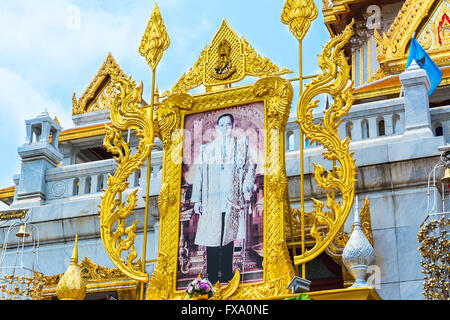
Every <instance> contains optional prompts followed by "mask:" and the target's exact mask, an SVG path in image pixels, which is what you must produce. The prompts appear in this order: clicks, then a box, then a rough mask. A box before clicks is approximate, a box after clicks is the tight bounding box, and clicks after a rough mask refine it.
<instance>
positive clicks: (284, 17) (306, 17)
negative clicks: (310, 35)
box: [281, 0, 319, 41]
mask: <svg viewBox="0 0 450 320" xmlns="http://www.w3.org/2000/svg"><path fill="white" fill-rule="evenodd" d="M318 16H319V12H318V10H317V7H316V5H315V3H314V1H313V0H287V1H286V3H285V4H284V7H283V12H282V13H281V22H283V23H284V24H287V25H289V29H290V30H291V32H292V33H293V34H294V36H295V37H296V38H297V40H298V41H302V40H303V38H304V37H305V35H306V32H308V30H309V27H310V26H311V22H312V21H313V20H314V19H316V18H317V17H318Z"/></svg>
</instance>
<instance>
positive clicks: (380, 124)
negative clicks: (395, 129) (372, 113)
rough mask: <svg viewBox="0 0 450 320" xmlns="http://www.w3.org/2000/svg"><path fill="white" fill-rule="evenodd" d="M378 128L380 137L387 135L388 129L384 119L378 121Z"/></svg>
mask: <svg viewBox="0 0 450 320" xmlns="http://www.w3.org/2000/svg"><path fill="white" fill-rule="evenodd" d="M377 127H378V136H379V137H382V136H385V135H386V129H385V126H384V119H383V118H380V119H378V120H377Z"/></svg>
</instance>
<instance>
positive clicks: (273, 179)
mask: <svg viewBox="0 0 450 320" xmlns="http://www.w3.org/2000/svg"><path fill="white" fill-rule="evenodd" d="M292 98H293V89H292V85H291V84H290V82H289V81H288V80H286V79H283V78H281V77H278V76H268V77H264V78H262V79H260V80H258V81H257V82H256V83H255V84H253V85H247V86H241V87H236V88H230V89H226V90H222V91H216V92H210V93H204V94H199V95H192V96H191V95H189V94H187V93H174V94H172V95H170V96H168V97H167V99H165V100H164V101H162V103H161V105H160V106H159V108H158V110H157V118H158V124H159V133H160V136H161V138H162V140H163V141H164V159H163V176H162V186H161V193H160V195H159V201H158V202H159V208H160V229H159V237H160V238H159V250H158V262H157V265H156V269H155V271H154V272H153V275H152V277H151V279H150V281H149V285H148V287H147V293H146V298H147V299H184V298H187V294H186V292H185V291H184V290H182V291H180V290H176V275H177V258H178V249H179V248H178V245H179V241H178V239H179V232H180V231H179V225H180V221H179V220H180V203H181V199H180V197H181V173H182V164H181V161H178V163H176V162H175V161H173V160H172V159H173V157H174V156H176V157H180V159H181V156H182V142H183V136H182V134H179V133H180V132H182V130H180V129H182V128H184V118H185V116H186V115H189V114H193V113H200V112H207V111H211V110H217V109H223V108H228V107H232V106H237V105H243V104H250V103H254V102H257V101H263V102H264V123H265V125H264V127H265V130H266V136H265V143H266V146H265V154H264V185H265V187H264V227H263V230H264V240H263V241H264V253H263V254H264V261H263V272H264V276H263V281H262V282H259V283H255V284H239V281H240V276H239V272H236V274H235V276H234V278H233V279H232V280H231V281H230V283H229V284H228V285H227V286H223V287H221V286H220V284H217V285H216V288H215V294H214V297H213V299H259V298H264V297H268V296H278V295H283V294H286V293H287V292H288V289H287V285H288V284H289V282H290V281H291V279H292V278H293V277H294V275H295V272H294V268H293V264H292V261H291V259H290V257H289V253H288V249H287V246H286V242H285V235H284V212H285V211H286V210H288V208H289V204H288V202H287V201H286V200H285V199H286V196H285V195H286V192H287V188H280V186H282V185H285V186H287V179H286V169H285V164H284V134H283V133H284V130H285V127H286V124H287V120H288V118H289V111H290V106H291V102H292Z"/></svg>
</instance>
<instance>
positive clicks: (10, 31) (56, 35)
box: [0, 0, 329, 187]
mask: <svg viewBox="0 0 450 320" xmlns="http://www.w3.org/2000/svg"><path fill="white" fill-rule="evenodd" d="M284 2H285V1H284V0H210V1H206V0H160V1H157V3H158V6H159V9H160V11H161V15H162V17H163V19H164V23H165V25H166V29H167V32H168V34H169V37H170V40H171V45H170V47H169V48H168V49H167V50H166V52H165V54H164V56H163V58H162V60H161V62H160V64H159V66H158V69H157V79H156V81H157V83H158V87H159V91H160V93H162V92H164V91H165V90H168V89H170V88H171V87H172V86H173V85H174V84H175V83H176V82H177V81H178V79H179V78H180V76H181V75H182V74H183V73H184V72H186V71H187V70H188V69H189V68H190V67H191V66H192V65H193V64H194V62H195V61H196V60H197V57H198V56H199V54H200V52H201V51H202V49H203V48H204V47H205V46H206V45H207V44H209V43H210V41H211V40H212V38H213V36H214V34H215V33H216V31H217V30H218V28H219V27H220V25H221V23H222V19H223V18H225V19H226V20H227V22H228V24H229V25H230V27H231V28H233V29H234V30H235V31H236V33H237V34H238V36H239V37H241V36H244V37H245V38H246V39H247V40H248V41H249V43H250V44H251V45H252V47H253V48H254V49H255V50H256V51H257V52H258V53H260V54H261V55H263V56H266V57H268V58H269V59H271V61H272V62H274V63H275V64H277V65H278V66H280V67H285V68H288V69H290V70H292V71H294V74H291V75H288V76H287V77H288V78H294V77H297V76H298V64H299V62H298V42H297V40H296V39H295V37H294V36H293V35H292V34H291V33H290V31H289V28H288V26H286V25H284V24H282V23H281V20H280V14H281V11H282V8H283V5H284ZM154 3H155V1H153V0H151V1H150V0H120V1H119V0H108V1H106V0H103V1H102V0H89V1H88V0H85V1H76V0H40V1H30V0H2V1H0V30H2V31H1V32H0V125H1V128H2V131H1V132H2V134H1V135H0V146H1V148H2V154H3V157H1V160H0V168H1V171H0V187H7V186H12V185H13V180H12V177H13V175H14V174H16V173H20V159H19V156H18V154H17V147H19V146H20V145H22V144H23V143H24V142H25V120H26V119H31V118H34V117H35V116H37V115H38V114H39V113H41V112H42V111H43V110H44V109H47V111H48V112H49V113H50V116H51V117H54V116H57V117H58V119H59V120H60V122H61V123H62V126H63V128H64V129H68V128H71V127H73V123H72V120H71V114H72V112H71V110H72V95H73V93H74V92H75V93H76V95H77V97H80V96H81V94H82V93H83V92H84V90H85V89H86V87H87V86H88V85H89V83H90V82H91V80H92V79H93V78H94V76H95V74H96V73H97V71H98V69H99V68H100V66H101V65H102V63H103V61H104V60H105V59H106V56H107V55H108V52H111V54H112V55H113V57H114V58H115V60H116V61H117V63H118V64H119V66H120V67H121V69H122V70H123V71H124V72H125V73H126V74H127V75H129V76H132V78H133V80H136V81H137V82H140V81H143V83H144V99H146V100H147V101H150V99H149V93H150V90H151V71H150V69H149V67H148V66H147V64H146V62H145V60H144V59H143V57H141V56H140V55H139V53H138V47H139V44H140V41H141V37H142V34H143V33H144V30H145V28H146V26H147V23H148V20H149V18H150V14H151V11H152V9H153V6H154ZM316 5H317V7H318V9H319V18H318V19H316V20H315V21H314V22H313V23H312V25H311V28H310V31H309V33H308V34H307V36H306V38H305V40H304V42H303V72H304V75H309V74H314V73H317V72H318V71H319V70H318V67H317V54H319V53H320V52H321V49H322V46H323V45H324V44H325V42H326V41H327V40H328V39H329V33H328V31H327V29H326V27H325V25H324V24H323V15H322V12H321V10H322V0H316ZM294 88H295V89H296V92H298V86H296V85H295V84H294ZM297 99H298V97H297V96H296V97H294V102H293V108H295V107H294V106H295V105H296V103H297Z"/></svg>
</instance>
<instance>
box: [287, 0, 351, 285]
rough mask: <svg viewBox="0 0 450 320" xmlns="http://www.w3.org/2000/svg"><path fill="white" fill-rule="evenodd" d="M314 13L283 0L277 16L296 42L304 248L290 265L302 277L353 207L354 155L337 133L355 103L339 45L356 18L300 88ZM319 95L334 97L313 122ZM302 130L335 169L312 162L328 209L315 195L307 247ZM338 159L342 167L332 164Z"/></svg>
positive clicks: (296, 0) (306, 1)
mask: <svg viewBox="0 0 450 320" xmlns="http://www.w3.org/2000/svg"><path fill="white" fill-rule="evenodd" d="M317 15H318V12H317V8H316V6H315V4H314V2H313V1H312V0H287V1H286V3H285V6H284V8H283V12H282V15H281V21H282V22H283V23H285V24H288V25H289V28H290V30H291V32H292V33H293V34H294V36H295V37H296V38H297V40H299V45H300V99H299V102H298V108H297V122H298V124H299V126H300V131H301V133H302V142H301V150H300V151H301V152H300V157H301V159H300V160H301V182H300V184H301V198H302V199H301V209H300V210H301V211H300V219H301V221H300V225H301V233H302V252H301V254H300V255H295V254H294V264H295V265H302V268H303V277H304V276H305V269H304V265H305V263H306V262H308V261H310V260H312V259H314V258H315V257H317V256H318V255H319V254H320V253H322V252H323V251H324V250H326V249H327V247H328V246H329V245H330V244H331V243H332V242H333V240H334V239H335V237H336V236H337V235H338V234H339V232H340V231H341V230H342V227H343V225H344V223H345V221H346V219H347V217H348V214H349V213H350V210H351V208H352V205H353V200H354V193H355V182H356V168H355V160H354V159H353V153H351V152H350V151H349V143H350V140H349V138H346V139H345V140H343V141H342V140H341V139H340V138H339V135H338V127H339V125H340V123H341V122H342V119H343V117H344V116H345V115H347V114H348V112H349V110H350V108H351V106H352V103H353V96H352V94H351V88H352V87H353V82H352V83H351V84H350V85H349V79H350V66H349V64H348V62H347V58H346V57H345V55H344V51H343V49H344V46H345V45H346V44H347V43H348V41H349V40H350V37H351V36H352V35H353V24H354V21H352V23H351V24H350V25H348V26H347V27H346V28H345V30H344V32H343V33H342V34H340V35H337V36H335V37H333V38H332V39H331V40H330V41H328V42H327V43H326V45H325V46H324V48H323V51H322V54H320V55H319V61H318V64H319V67H320V68H321V70H322V74H319V75H317V76H315V77H313V78H312V81H311V82H310V83H309V84H306V85H305V88H304V90H303V83H302V80H303V79H302V78H303V75H302V57H301V56H302V47H301V42H302V40H303V38H304V36H305V34H306V31H307V29H308V28H309V26H310V24H311V21H312V20H314V19H315V18H317ZM321 94H329V95H330V96H331V97H332V98H333V101H334V104H332V105H331V106H330V108H329V109H327V110H325V111H324V116H323V118H322V119H321V120H320V123H318V124H316V123H314V121H313V119H314V118H313V115H312V111H313V110H314V109H315V108H317V107H318V100H313V99H314V98H315V97H317V96H319V95H321ZM303 134H304V135H305V138H306V139H308V140H309V141H310V143H313V142H318V143H319V144H320V145H322V146H323V147H324V149H325V151H324V153H323V155H324V158H325V159H327V160H330V161H333V169H332V170H330V171H327V172H326V174H325V169H324V168H323V166H321V165H317V164H314V178H315V180H316V181H317V184H318V185H319V187H321V188H323V189H325V190H327V207H328V208H329V209H330V210H331V211H327V212H323V208H324V206H325V204H324V203H323V202H322V201H319V200H317V199H312V200H313V202H314V210H313V211H312V212H311V213H309V214H307V215H308V217H309V218H310V219H311V220H312V221H311V223H312V227H311V230H310V235H311V236H312V237H313V238H314V239H315V245H314V246H313V247H312V248H311V249H310V250H306V248H305V234H304V229H305V215H306V212H305V210H304V199H303V194H304V190H303V188H304V187H303V152H302V151H303ZM336 161H337V162H338V163H339V164H340V166H337V165H336ZM336 190H337V191H339V192H340V194H341V196H342V204H341V203H340V202H337V201H336ZM291 218H292V216H291ZM324 226H326V227H327V228H325V229H322V230H320V231H319V227H322V228H323V227H324ZM324 230H327V231H324ZM292 236H293V235H292Z"/></svg>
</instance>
